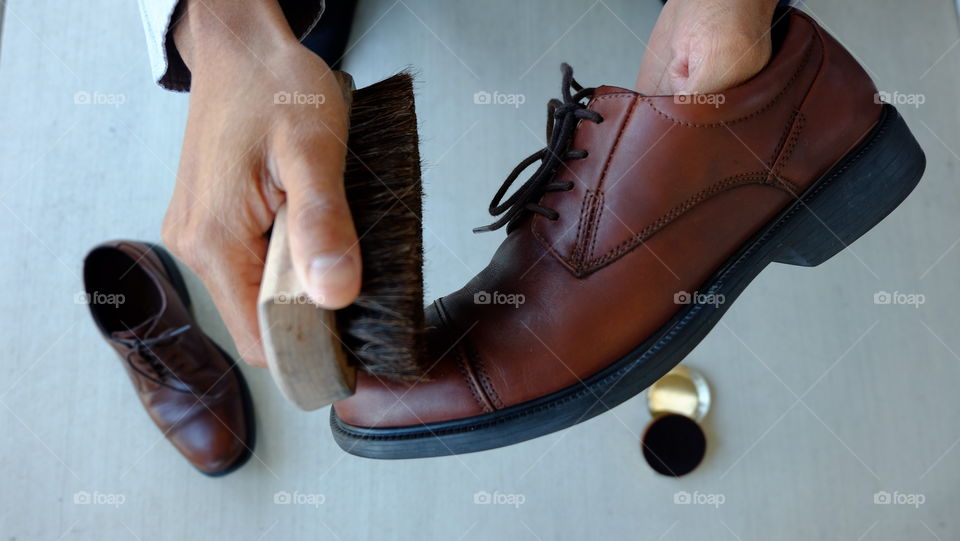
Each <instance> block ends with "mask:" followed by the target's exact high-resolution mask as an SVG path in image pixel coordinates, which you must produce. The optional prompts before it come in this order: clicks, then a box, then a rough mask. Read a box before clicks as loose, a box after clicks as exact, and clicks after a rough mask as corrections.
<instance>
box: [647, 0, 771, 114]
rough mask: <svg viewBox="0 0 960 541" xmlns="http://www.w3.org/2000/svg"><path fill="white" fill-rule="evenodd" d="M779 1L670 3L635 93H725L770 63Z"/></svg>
mask: <svg viewBox="0 0 960 541" xmlns="http://www.w3.org/2000/svg"><path fill="white" fill-rule="evenodd" d="M776 4H777V2H776V0H669V1H668V2H667V4H666V5H665V6H664V7H663V11H661V12H660V18H659V19H657V24H656V25H655V26H654V28H653V33H652V34H651V35H650V43H649V44H648V45H647V50H646V52H645V54H644V56H643V62H642V63H641V66H640V74H639V75H638V76H637V87H636V90H637V91H638V92H641V93H643V94H648V95H669V94H679V93H687V94H695V93H700V94H706V93H712V92H721V91H723V90H727V89H730V88H733V87H734V86H737V85H738V84H740V83H742V82H744V81H746V80H747V79H749V78H751V77H753V76H754V75H756V74H757V73H759V72H760V70H762V69H763V67H764V66H765V65H766V64H767V62H768V61H769V60H770V53H771V48H772V40H771V37H770V25H771V22H772V19H773V10H774V8H776Z"/></svg>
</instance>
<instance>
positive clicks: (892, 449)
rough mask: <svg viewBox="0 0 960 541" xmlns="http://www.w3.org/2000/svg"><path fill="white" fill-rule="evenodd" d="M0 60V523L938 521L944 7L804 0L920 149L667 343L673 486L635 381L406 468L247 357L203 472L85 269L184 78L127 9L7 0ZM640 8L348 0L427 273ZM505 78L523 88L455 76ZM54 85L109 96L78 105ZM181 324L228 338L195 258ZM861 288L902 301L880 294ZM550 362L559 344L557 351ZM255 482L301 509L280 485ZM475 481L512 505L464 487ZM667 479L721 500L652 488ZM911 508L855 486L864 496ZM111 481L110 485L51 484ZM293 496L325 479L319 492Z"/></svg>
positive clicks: (850, 528) (133, 200)
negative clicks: (887, 212) (686, 440)
mask: <svg viewBox="0 0 960 541" xmlns="http://www.w3.org/2000/svg"><path fill="white" fill-rule="evenodd" d="M6 4H7V5H6V13H5V14H4V16H3V26H4V28H3V34H2V47H0V50H2V56H0V129H2V133H3V134H4V136H3V138H2V139H0V164H2V166H0V245H2V246H4V247H5V253H6V257H5V258H4V260H3V261H2V263H0V283H2V284H3V285H4V293H3V295H0V312H2V313H3V314H4V315H3V321H2V325H0V345H2V350H0V351H2V352H3V355H4V357H5V358H4V361H3V362H2V363H0V431H2V434H3V436H2V438H0V475H2V477H0V487H2V488H0V535H3V536H4V537H3V538H4V539H14V538H15V539H30V540H32V539H61V538H62V539H93V540H100V539H110V540H123V539H131V540H137V539H142V540H148V539H171V540H174V539H175V540H179V539H214V538H223V539H238V540H247V539H251V540H256V539H264V540H268V539H299V538H305V537H307V536H309V537H310V538H319V539H342V540H351V539H453V540H456V539H468V540H469V539H477V540H479V539H499V540H514V539H532V540H538V539H539V540H553V539H649V540H658V539H664V540H667V539H734V540H744V541H746V540H751V539H757V540H761V539H762V540H766V539H803V540H807V539H820V538H830V539H835V538H841V539H891V540H899V539H917V540H921V539H941V540H948V539H958V538H960V522H958V517H957V509H958V508H960V498H958V486H960V449H957V447H958V442H960V422H958V419H960V393H958V382H960V358H958V356H957V352H960V333H958V332H957V326H958V324H960V315H958V308H957V306H958V303H957V299H958V296H960V288H958V286H957V276H958V270H960V249H957V248H956V247H957V244H958V242H960V220H958V219H957V213H958V210H960V200H958V198H960V190H958V189H957V185H956V180H955V179H956V173H957V167H958V165H960V158H958V150H960V143H958V126H960V122H958V120H960V119H958V108H957V95H958V75H960V73H958V68H957V66H958V61H960V50H958V49H960V47H958V43H960V39H958V36H960V34H958V28H957V19H956V17H955V13H954V4H953V2H950V1H949V0H917V1H914V2H901V1H897V0H873V1H869V2H830V1H827V0H817V1H815V2H810V3H809V6H807V7H808V10H809V11H810V12H812V13H813V14H814V15H815V16H816V17H817V18H818V19H820V20H822V21H824V22H825V23H826V26H827V27H828V28H829V29H830V30H831V31H832V32H833V33H834V34H835V35H836V36H837V37H838V38H839V39H840V40H841V41H842V42H843V43H845V44H846V45H847V46H848V47H849V48H850V49H851V50H852V51H853V52H854V53H855V55H856V56H857V57H858V58H859V59H860V60H861V61H862V62H863V63H864V65H865V66H866V67H867V68H868V70H869V71H870V73H871V75H872V76H873V77H874V79H875V80H876V81H877V82H878V85H879V86H880V88H881V89H883V90H885V91H889V92H894V91H896V92H900V93H906V94H914V93H920V94H922V95H923V96H924V97H925V100H926V102H925V104H923V105H922V106H920V107H918V108H913V107H902V108H901V111H902V112H903V114H904V115H905V116H906V118H907V121H908V123H909V124H910V126H911V127H912V128H913V130H914V132H915V133H916V135H917V137H918V139H919V140H920V142H921V144H922V146H923V147H924V148H925V149H926V151H927V158H928V169H927V174H926V177H925V179H924V181H923V182H922V183H921V185H920V187H919V188H918V190H917V191H916V192H915V193H914V195H913V196H911V197H910V199H909V200H908V201H907V202H906V203H905V204H904V205H903V206H902V207H901V208H900V209H898V210H897V211H896V212H895V213H894V214H893V215H892V216H891V217H890V218H889V219H887V220H886V221H885V222H883V224H881V225H880V226H879V227H877V228H876V229H875V230H873V231H872V232H870V233H869V234H868V235H867V236H866V237H865V238H863V239H862V240H861V241H859V242H857V243H856V244H855V245H854V246H853V247H852V249H850V250H848V251H846V252H844V253H842V254H841V255H839V256H838V257H836V258H834V259H833V260H831V261H829V262H828V263H826V264H824V265H823V266H821V267H819V268H816V269H802V268H796V267H786V266H773V267H771V268H769V269H768V270H767V271H766V272H765V273H764V274H763V275H762V276H761V277H760V278H759V279H758V280H757V281H756V282H755V283H754V284H753V285H752V286H751V287H750V288H749V289H748V290H747V292H746V293H745V294H744V295H743V296H742V297H741V298H740V299H739V301H738V302H737V303H736V305H735V306H734V307H733V308H732V309H731V310H730V312H729V314H728V316H727V317H726V318H725V319H724V321H723V322H722V323H721V324H720V325H719V326H718V327H717V328H716V329H715V330H714V332H713V333H712V334H711V335H710V336H709V338H707V340H705V341H704V342H703V344H702V345H701V346H700V347H699V348H697V349H696V350H695V351H694V352H693V354H691V356H690V357H689V359H688V361H687V362H688V364H690V365H691V366H695V367H697V368H699V369H701V370H702V371H703V372H704V373H705V374H706V375H707V377H708V378H709V380H710V382H711V384H712V385H713V388H714V391H715V405H714V409H713V411H712V412H711V413H710V416H709V418H708V422H707V429H708V431H709V438H710V450H709V454H708V456H707V459H706V461H705V463H704V464H703V465H702V467H701V468H700V469H699V470H697V471H696V472H694V473H693V474H691V475H689V476H688V477H686V478H683V479H680V480H677V479H667V478H664V477H659V476H657V475H656V474H654V473H653V472H652V471H651V470H650V469H649V468H648V467H647V466H646V465H645V463H644V462H643V459H642V458H641V455H640V453H639V449H638V434H639V432H640V431H641V430H642V428H643V427H644V425H645V423H646V422H647V420H648V415H647V413H646V412H645V410H644V407H643V402H642V399H641V398H637V399H634V400H632V401H630V402H628V403H626V404H625V405H623V406H621V407H620V408H618V409H616V410H615V411H614V412H613V413H612V414H607V415H604V416H602V417H600V418H597V419H595V420H593V421H590V422H588V423H585V424H583V425H580V426H578V427H575V428H573V429H571V430H567V431H565V432H562V433H558V434H554V435H551V436H548V437H544V438H540V439H538V440H536V441H532V442H528V443H525V444H521V445H516V446H513V447H510V448H507V449H501V450H498V451H493V452H486V453H481V454H475V455H468V456H460V457H449V458H441V459H431V460H419V461H399V462H374V461H369V460H364V459H359V458H355V457H352V456H348V455H345V454H344V453H342V452H341V451H340V450H339V449H338V448H337V447H336V445H335V444H334V443H333V441H332V439H331V437H330V434H329V429H328V428H327V410H326V409H324V410H321V411H319V412H316V413H312V414H304V413H300V412H298V411H296V410H295V409H294V408H293V407H292V406H290V405H288V404H286V403H285V402H284V401H283V399H282V398H281V397H280V396H279V395H278V394H277V393H276V392H275V391H274V389H273V388H272V385H271V382H270V380H269V378H268V376H267V374H266V373H264V372H262V371H257V370H250V369H245V370H244V372H245V374H246V375H247V376H248V378H249V380H250V382H251V384H252V387H253V391H254V394H255V399H256V405H257V415H258V421H259V442H258V446H257V448H256V457H255V458H254V459H252V460H251V462H250V463H249V464H248V465H247V466H246V467H244V468H243V469H242V470H240V471H239V472H237V473H234V474H232V475H230V476H228V477H226V478H223V479H207V478H205V477H203V476H201V475H199V474H198V473H196V472H195V471H193V470H192V469H191V468H190V467H189V466H188V465H187V464H186V463H185V462H184V460H183V459H182V458H181V457H180V456H178V455H177V453H176V452H175V451H174V450H173V449H172V448H171V447H170V446H169V445H167V444H166V443H165V442H164V441H163V440H162V438H161V436H160V434H159V433H158V432H157V430H156V429H155V428H154V427H153V426H152V424H151V423H150V422H149V421H148V419H147V417H146V415H145V414H144V413H143V411H141V409H140V407H139V405H138V403H137V401H136V400H135V397H134V393H133V391H132V389H131V388H130V385H129V383H128V381H127V378H126V375H125V374H124V373H123V371H122V369H121V367H120V364H119V362H118V360H117V359H116V358H115V357H114V355H113V353H112V351H111V350H110V349H109V348H108V347H107V346H106V345H105V344H104V343H103V342H102V341H101V339H100V338H99V337H98V336H97V334H96V332H95V330H94V327H93V325H92V324H91V322H90V321H89V317H88V315H87V312H86V308H85V307H84V306H82V305H77V304H75V303H74V295H75V294H76V293H77V292H78V291H80V290H81V280H80V275H79V271H80V263H81V260H82V257H83V255H84V253H85V251H86V250H87V249H89V248H90V247H91V246H92V245H94V244H95V243H97V242H99V241H101V240H105V239H109V238H115V237H125V238H134V239H145V240H153V241H156V240H158V238H159V227H160V222H161V219H162V217H163V214H164V210H165V207H166V203H167V199H168V197H169V196H170V193H171V191H172V188H173V182H174V176H175V171H176V166H177V160H178V153H179V147H180V137H181V133H182V129H183V123H184V120H185V117H186V111H187V100H186V97H185V96H183V95H176V94H171V93H167V92H164V91H161V90H160V89H158V88H157V87H155V86H154V85H153V84H152V82H151V79H150V75H149V70H148V61H147V56H146V51H145V49H144V38H143V36H142V31H141V28H140V21H139V18H138V13H137V10H136V7H135V5H134V3H133V2H106V1H101V0H97V1H93V2H80V3H76V2H53V1H49V0H33V1H27V0H9V1H8V2H6ZM658 9H659V2H657V1H656V0H602V1H601V0H598V1H596V2H593V3H590V2H574V1H572V0H569V1H562V2H561V1H550V2H547V1H541V2H533V1H525V2H517V1H516V0H485V1H483V2H471V1H458V2H439V1H438V2H427V1H418V0H400V1H395V0H365V1H363V2H361V6H360V8H359V13H358V17H357V21H356V24H355V28H354V33H353V37H352V40H353V41H354V42H355V46H353V48H352V49H351V51H350V55H349V61H348V62H347V68H348V69H349V70H350V71H352V72H353V74H354V75H355V77H356V79H357V81H358V82H359V83H360V84H367V83H370V82H373V81H375V80H378V79H380V78H383V77H385V76H388V75H390V74H391V73H393V72H394V71H395V70H397V69H399V68H402V67H404V66H407V65H412V66H415V67H416V68H417V69H419V73H420V83H419V95H418V100H419V102H418V109H419V113H420V118H421V119H422V138H423V156H424V159H425V162H426V164H427V169H426V171H425V181H426V183H427V196H428V198H427V204H426V212H425V214H426V217H425V226H426V239H425V242H426V247H427V259H428V263H427V269H426V270H427V282H428V289H429V295H430V296H431V297H432V296H436V295H438V294H443V293H446V292H448V291H450V290H452V289H455V288H456V287H459V286H460V285H461V284H462V283H464V281H465V280H467V279H468V278H469V277H470V276H472V274H473V273H474V272H476V271H478V270H479V269H480V268H482V266H483V265H484V264H485V263H486V262H487V260H488V259H489V257H490V255H491V254H492V251H493V250H494V248H495V246H496V245H497V244H498V242H499V241H500V239H501V236H502V233H496V234H488V235H485V236H475V235H473V234H471V233H470V228H471V227H473V226H476V225H480V224H482V223H485V220H487V219H488V217H487V216H486V215H485V208H486V205H487V201H488V200H489V197H490V196H491V195H492V193H493V192H494V191H495V189H496V188H497V186H499V183H500V181H501V180H502V178H503V177H504V176H505V175H506V173H507V172H509V170H510V169H511V168H512V167H513V166H514V165H515V164H516V163H517V162H518V161H519V160H520V159H521V158H523V157H525V156H526V155H527V154H529V153H530V152H532V151H533V150H536V149H537V148H540V147H541V146H542V144H543V143H542V138H543V136H542V132H543V122H544V113H545V107H544V104H545V102H546V100H547V99H548V98H550V97H553V96H555V95H556V94H557V92H558V89H559V70H558V65H559V63H560V62H561V61H568V62H570V63H571V64H572V65H573V66H574V68H575V69H576V74H577V77H578V78H579V79H580V80H581V81H582V82H584V83H585V84H588V85H596V84H603V83H608V84H618V85H623V86H630V85H631V83H632V81H633V79H634V75H635V73H636V68H637V66H638V65H639V61H640V57H641V55H642V52H643V47H644V44H643V40H644V39H646V37H647V36H648V34H649V31H650V29H651V27H652V26H653V23H654V21H655V18H656V15H657V11H658ZM481 90H485V91H490V92H493V91H499V92H504V93H519V94H523V95H524V97H525V99H526V103H525V104H524V105H522V106H520V107H519V108H512V107H509V106H495V105H485V106H481V105H475V104H474V103H473V94H474V93H475V92H477V91H481ZM76 92H90V93H94V92H100V93H104V94H116V95H119V96H122V98H123V100H124V103H123V104H122V105H120V106H107V105H104V106H95V105H76V104H75V103H74V95H75V93H76ZM190 286H191V292H192V293H193V295H194V297H195V298H196V299H197V301H198V302H196V304H197V305H198V311H199V318H200V320H201V322H202V324H203V326H204V328H205V329H207V330H208V332H210V333H211V334H212V335H213V336H214V337H215V338H216V339H218V340H219V341H220V342H221V343H223V344H229V340H228V336H227V334H226V333H225V331H224V328H223V326H222V324H221V323H220V321H219V320H218V318H217V316H216V314H215V312H214V311H213V309H212V308H211V307H210V305H209V301H208V298H207V297H206V296H205V293H203V291H202V287H201V286H200V284H199V282H197V281H196V280H195V279H193V280H191V283H190ZM879 291H889V292H894V291H899V292H906V293H921V294H923V295H925V297H926V302H925V304H923V305H922V306H920V307H919V308H915V307H912V306H903V305H900V306H895V305H876V304H874V301H873V297H874V294H875V293H877V292H879ZM561 354H562V352H561ZM278 491H287V492H290V493H298V494H300V495H307V496H306V497H307V498H308V499H309V497H310V495H322V500H323V503H322V504H319V505H317V506H310V505H277V504H274V494H275V493H277V492H278ZM479 491H488V492H494V491H500V492H501V493H507V494H515V495H521V496H522V498H523V500H524V503H523V504H522V505H520V506H519V507H512V506H507V505H476V504H474V494H475V493H477V492H479ZM680 491H686V492H689V493H691V494H700V495H704V494H705V495H708V496H712V497H714V499H715V500H716V499H717V498H722V499H723V504H722V505H719V506H718V507H715V506H709V505H696V504H689V505H682V504H675V503H674V499H675V495H676V494H677V493H678V492H680ZM879 491H888V492H890V493H894V492H896V493H898V494H900V495H920V496H921V497H922V498H923V500H924V503H923V504H922V505H919V506H918V507H913V506H909V505H877V504H874V494H875V493H877V492H879ZM83 492H86V493H89V494H91V495H94V496H95V497H96V496H99V497H100V498H103V497H105V496H104V495H106V497H109V496H110V495H120V496H122V498H123V503H122V504H121V505H119V506H110V505H95V504H88V505H82V504H76V503H74V497H75V495H77V494H79V493H83ZM314 499H316V500H319V499H321V496H316V497H315V498H314Z"/></svg>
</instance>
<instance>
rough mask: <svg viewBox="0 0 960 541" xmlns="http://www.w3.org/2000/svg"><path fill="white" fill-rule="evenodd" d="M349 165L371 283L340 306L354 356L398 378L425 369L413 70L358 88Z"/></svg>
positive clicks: (350, 195) (343, 333)
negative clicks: (351, 299) (346, 303)
mask: <svg viewBox="0 0 960 541" xmlns="http://www.w3.org/2000/svg"><path fill="white" fill-rule="evenodd" d="M348 148H349V150H348V152H347V163H346V170H345V172H344V179H345V183H346V192H347V200H348V202H349V203H350V210H351V212H352V214H353V220H354V223H355V225H356V228H357V235H359V236H360V252H361V254H362V258H363V286H362V288H361V291H360V296H359V298H358V299H357V301H356V302H355V303H354V304H352V305H350V306H348V307H346V308H344V309H342V310H338V311H337V327H338V331H339V333H340V338H341V340H343V343H344V344H345V345H346V348H347V350H348V355H350V356H351V357H352V358H353V361H354V362H355V363H356V364H358V365H359V366H360V367H361V368H362V369H364V370H365V371H367V372H369V373H371V374H376V375H378V376H384V377H387V378H390V379H396V380H407V381H409V380H413V379H416V378H419V377H420V376H422V375H423V373H424V371H425V367H424V366H423V365H422V362H423V360H422V359H423V354H422V353H423V350H424V344H423V327H424V314H423V235H422V222H421V219H422V215H423V212H422V200H423V188H422V186H421V182H420V152H419V141H418V137H417V117H416V112H415V110H414V99H413V78H412V77H411V75H410V74H409V73H400V74H397V75H394V76H393V77H391V78H389V79H386V80H384V81H381V82H379V83H376V84H374V85H371V86H368V87H365V88H361V89H359V90H357V91H355V92H354V93H353V104H352V106H351V110H350V137H349V141H348Z"/></svg>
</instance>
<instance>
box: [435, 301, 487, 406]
mask: <svg viewBox="0 0 960 541" xmlns="http://www.w3.org/2000/svg"><path fill="white" fill-rule="evenodd" d="M436 305H437V315H439V316H440V322H441V323H442V324H443V326H444V327H445V328H447V329H451V328H453V326H452V325H451V324H450V316H449V315H448V314H447V308H446V307H445V306H444V305H443V297H441V298H439V299H437V302H436ZM469 339H470V337H467V336H465V337H463V340H469ZM461 345H462V342H461V343H459V344H457V345H456V346H454V349H455V350H456V356H457V370H458V371H459V372H460V377H461V378H463V382H464V383H465V384H466V385H467V388H468V389H470V394H472V395H473V399H474V400H476V402H477V405H479V406H480V409H481V410H483V412H484V413H489V412H492V411H494V407H493V404H491V403H490V401H489V400H487V399H486V397H485V396H484V395H483V394H482V393H480V390H479V389H478V387H479V385H478V383H477V381H476V377H475V376H474V374H473V371H472V370H471V368H470V366H469V364H468V363H469V361H468V359H467V358H466V356H465V355H463V350H462V349H461Z"/></svg>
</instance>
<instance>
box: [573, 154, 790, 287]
mask: <svg viewBox="0 0 960 541" xmlns="http://www.w3.org/2000/svg"><path fill="white" fill-rule="evenodd" d="M766 178H767V174H766V173H765V172H753V173H743V174H739V175H734V176H732V177H727V178H725V179H722V180H719V181H717V182H715V183H713V184H712V185H710V186H709V187H707V188H705V189H703V190H701V191H700V192H698V193H696V194H694V195H693V196H692V197H690V198H689V199H687V200H686V201H684V202H683V203H680V204H679V205H677V206H674V207H673V208H672V209H670V210H669V211H667V213H666V214H664V215H662V216H660V217H659V218H657V219H656V220H654V221H653V222H651V223H650V224H648V225H647V226H645V227H644V228H643V229H641V230H640V232H639V233H637V234H636V235H634V236H632V237H630V238H628V239H627V240H625V241H623V242H621V243H620V244H618V245H617V246H615V247H614V248H613V249H611V250H610V251H608V252H607V253H606V254H605V255H603V256H602V257H600V258H598V259H595V260H593V261H590V262H589V263H588V270H593V269H596V268H598V267H601V266H603V265H605V264H607V263H609V262H610V261H613V260H614V259H617V258H619V257H620V256H622V255H624V254H626V253H627V252H629V251H630V250H632V249H634V248H636V247H637V246H639V245H640V243H642V242H643V241H645V240H647V239H649V238H650V237H651V236H653V234H654V233H656V232H658V231H660V230H661V229H663V228H664V227H666V226H667V225H669V224H670V223H671V222H673V221H674V220H676V219H677V218H679V217H680V216H683V215H684V214H686V213H687V212H689V211H690V210H691V209H693V208H694V207H695V206H697V205H698V204H699V203H701V202H703V201H705V200H707V199H710V198H711V197H713V196H715V195H717V194H719V193H721V192H724V191H727V190H730V189H733V188H739V187H740V186H745V185H749V184H760V185H764V186H770V187H772V188H776V187H775V186H771V185H769V184H766ZM778 189H779V188H778Z"/></svg>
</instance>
